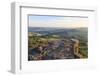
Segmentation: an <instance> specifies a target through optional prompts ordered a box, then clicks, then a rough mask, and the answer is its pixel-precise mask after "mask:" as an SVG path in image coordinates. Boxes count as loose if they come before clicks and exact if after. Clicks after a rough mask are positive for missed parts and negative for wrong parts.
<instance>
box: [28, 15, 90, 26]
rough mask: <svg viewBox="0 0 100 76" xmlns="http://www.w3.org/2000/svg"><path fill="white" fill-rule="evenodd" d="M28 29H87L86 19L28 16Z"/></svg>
mask: <svg viewBox="0 0 100 76" xmlns="http://www.w3.org/2000/svg"><path fill="white" fill-rule="evenodd" d="M29 27H63V28H80V27H88V18H86V17H63V16H42V15H41V16H39V15H29Z"/></svg>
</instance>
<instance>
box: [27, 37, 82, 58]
mask: <svg viewBox="0 0 100 76" xmlns="http://www.w3.org/2000/svg"><path fill="white" fill-rule="evenodd" d="M75 58H82V55H81V54H79V40H77V39H58V40H55V41H51V42H48V43H47V44H46V45H39V46H38V47H36V48H32V49H30V51H29V57H28V60H53V59H75Z"/></svg>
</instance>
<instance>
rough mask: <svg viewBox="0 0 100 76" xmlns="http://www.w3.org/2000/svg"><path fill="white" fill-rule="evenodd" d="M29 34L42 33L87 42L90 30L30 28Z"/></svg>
mask: <svg viewBox="0 0 100 76" xmlns="http://www.w3.org/2000/svg"><path fill="white" fill-rule="evenodd" d="M28 32H35V33H40V34H42V35H59V36H61V37H67V38H70V37H71V38H72V37H75V38H78V39H84V40H87V35H88V28H51V27H29V28H28Z"/></svg>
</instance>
